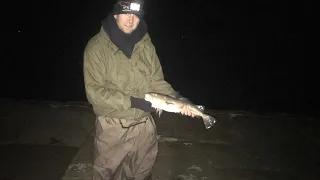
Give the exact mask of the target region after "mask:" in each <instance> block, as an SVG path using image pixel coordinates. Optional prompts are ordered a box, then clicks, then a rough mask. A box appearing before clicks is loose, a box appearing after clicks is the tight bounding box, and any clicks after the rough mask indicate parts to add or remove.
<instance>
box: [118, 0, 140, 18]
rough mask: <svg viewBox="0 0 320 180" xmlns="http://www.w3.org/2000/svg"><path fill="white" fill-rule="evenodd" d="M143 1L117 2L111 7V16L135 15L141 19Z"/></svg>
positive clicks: (123, 0)
mask: <svg viewBox="0 0 320 180" xmlns="http://www.w3.org/2000/svg"><path fill="white" fill-rule="evenodd" d="M142 8H143V0H117V2H116V3H115V4H114V6H113V11H112V12H113V14H135V15H137V16H138V17H139V18H141V17H143V15H144V13H143V10H142Z"/></svg>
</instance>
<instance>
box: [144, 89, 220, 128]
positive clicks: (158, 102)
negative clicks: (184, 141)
mask: <svg viewBox="0 0 320 180" xmlns="http://www.w3.org/2000/svg"><path fill="white" fill-rule="evenodd" d="M144 100H146V101H148V102H150V103H151V107H153V108H155V109H156V114H158V115H159V117H160V116H161V114H162V112H163V111H167V112H172V113H181V110H182V109H183V107H185V106H187V107H188V108H189V110H190V111H191V112H192V113H193V114H194V115H195V116H196V117H197V118H200V117H201V118H202V119H203V123H204V125H205V128H206V129H209V128H211V127H212V126H213V125H214V124H215V123H216V122H217V119H216V118H215V117H213V116H210V115H208V114H205V113H204V111H205V106H202V105H194V104H192V103H191V102H187V101H183V100H181V99H178V98H175V97H172V96H169V95H165V94H162V93H156V92H149V93H146V94H145V95H144Z"/></svg>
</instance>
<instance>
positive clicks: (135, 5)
mask: <svg viewBox="0 0 320 180" xmlns="http://www.w3.org/2000/svg"><path fill="white" fill-rule="evenodd" d="M130 9H131V10H132V11H140V4H138V3H131V4H130Z"/></svg>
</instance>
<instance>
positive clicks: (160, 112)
mask: <svg viewBox="0 0 320 180" xmlns="http://www.w3.org/2000/svg"><path fill="white" fill-rule="evenodd" d="M156 112H157V114H158V116H159V117H160V116H161V114H162V109H159V108H156Z"/></svg>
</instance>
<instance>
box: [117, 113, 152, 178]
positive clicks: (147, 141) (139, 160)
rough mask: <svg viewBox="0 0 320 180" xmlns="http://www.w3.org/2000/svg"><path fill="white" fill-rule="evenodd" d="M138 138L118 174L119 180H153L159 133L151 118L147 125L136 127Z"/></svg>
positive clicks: (142, 124)
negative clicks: (152, 174)
mask: <svg viewBox="0 0 320 180" xmlns="http://www.w3.org/2000/svg"><path fill="white" fill-rule="evenodd" d="M135 129H136V130H137V131H138V136H137V138H136V140H135V141H134V144H133V147H132V149H131V150H130V151H129V152H128V154H127V156H125V157H124V159H123V164H122V166H121V167H119V169H118V170H117V172H116V176H115V177H116V178H115V179H117V180H123V179H134V180H149V179H151V173H152V168H153V165H154V163H155V160H156V157H157V153H158V143H157V131H156V126H155V123H154V120H153V118H152V117H149V118H148V120H147V121H146V122H145V123H141V124H137V125H135Z"/></svg>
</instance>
